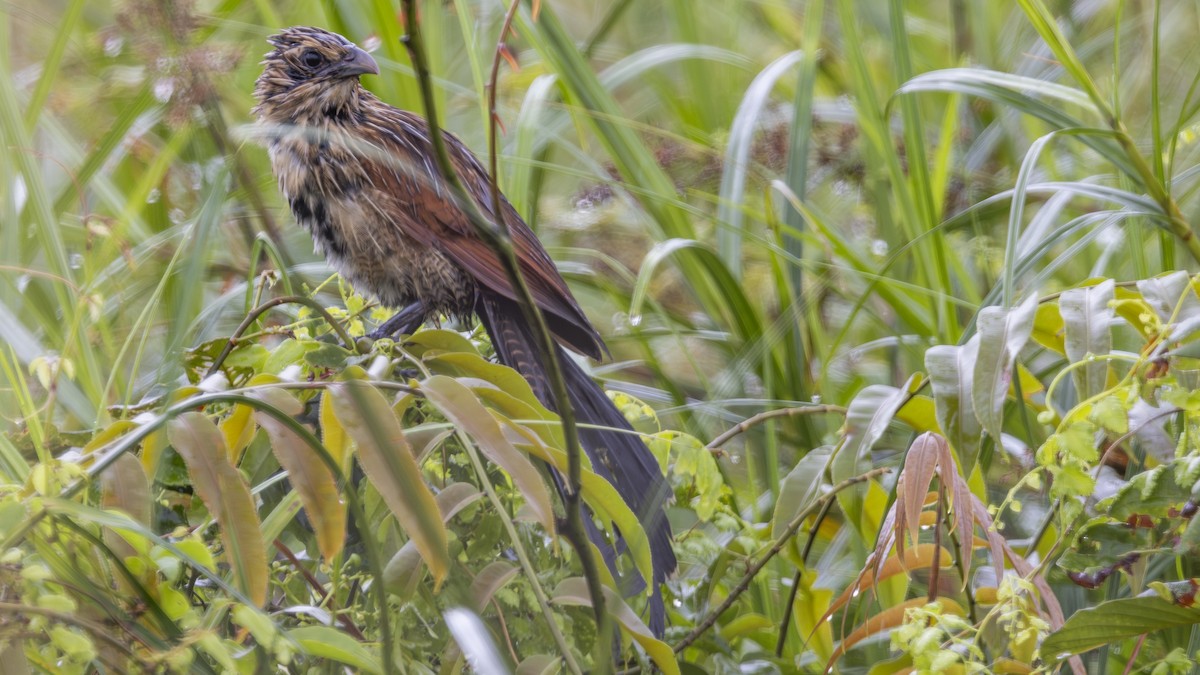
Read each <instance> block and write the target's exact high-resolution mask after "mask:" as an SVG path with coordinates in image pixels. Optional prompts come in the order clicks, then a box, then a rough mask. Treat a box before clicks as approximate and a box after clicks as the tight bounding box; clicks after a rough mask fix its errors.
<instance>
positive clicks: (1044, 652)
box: [1040, 595, 1200, 666]
mask: <svg viewBox="0 0 1200 675" xmlns="http://www.w3.org/2000/svg"><path fill="white" fill-rule="evenodd" d="M1198 623H1200V610H1198V609H1195V608H1191V607H1180V606H1179V605H1176V604H1173V603H1170V602H1167V601H1166V600H1163V599H1162V598H1159V597H1157V596H1154V595H1149V596H1141V597H1136V598H1125V599H1121V600H1110V601H1108V602H1102V603H1100V604H1099V605H1096V606H1095V607H1086V608H1084V609H1081V610H1079V611H1077V612H1075V613H1074V614H1072V615H1071V618H1069V619H1067V621H1066V623H1064V624H1063V627H1062V628H1060V629H1058V630H1057V631H1055V632H1054V633H1051V634H1050V636H1049V637H1047V638H1046V640H1045V641H1044V642H1042V646H1041V649H1040V653H1041V657H1042V660H1043V661H1045V662H1046V663H1048V664H1051V666H1053V665H1054V664H1057V663H1058V662H1060V661H1062V660H1064V659H1066V658H1067V657H1069V656H1071V655H1073V654H1082V653H1083V652H1086V651H1089V650H1092V649H1096V648H1098V647H1103V646H1104V645H1110V644H1113V643H1115V642H1119V641H1121V640H1125V639H1128V638H1133V637H1137V636H1139V635H1144V634H1147V633H1150V634H1153V633H1159V632H1161V631H1165V630H1168V629H1171V628H1177V627H1180V626H1192V625H1195V624H1198Z"/></svg>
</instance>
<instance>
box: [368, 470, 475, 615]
mask: <svg viewBox="0 0 1200 675" xmlns="http://www.w3.org/2000/svg"><path fill="white" fill-rule="evenodd" d="M482 496H483V493H482V492H480V491H479V490H477V489H476V488H475V486H474V485H471V484H469V483H451V484H450V485H447V486H446V487H445V489H443V490H442V491H441V492H439V493H438V495H437V497H436V499H437V505H438V511H440V512H441V514H442V522H443V523H449V522H450V519H451V518H453V517H454V516H455V514H457V513H458V512H459V511H462V510H463V509H465V508H466V507H468V506H470V505H471V504H473V503H475V502H476V501H478V500H479V498H480V497H482ZM423 570H424V568H423V567H421V556H420V554H419V553H418V552H417V548H416V546H415V545H414V544H413V542H412V541H407V542H405V543H404V545H403V546H401V547H400V550H399V551H396V554H395V555H393V556H392V559H391V560H389V561H388V563H387V566H386V567H384V569H383V583H384V587H385V588H387V590H388V592H389V593H392V594H394V595H397V596H399V597H400V598H401V599H403V600H407V599H409V598H411V597H412V595H413V593H415V592H416V590H417V582H419V581H420V580H421V573H422V571H423Z"/></svg>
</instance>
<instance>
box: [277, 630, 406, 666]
mask: <svg viewBox="0 0 1200 675" xmlns="http://www.w3.org/2000/svg"><path fill="white" fill-rule="evenodd" d="M287 636H288V637H289V638H291V639H292V640H294V641H295V642H296V644H298V645H300V648H301V649H303V650H304V653H306V654H308V655H309V656H315V657H317V658H319V659H329V660H330V661H337V662H338V663H342V664H345V665H347V666H350V667H351V668H353V669H354V671H355V672H358V673H372V674H374V673H382V672H383V664H382V663H381V662H380V661H379V655H378V654H376V653H375V652H374V651H373V650H372V649H371V648H370V647H368V646H367V645H364V644H362V643H361V642H358V641H357V640H355V639H354V638H352V637H350V636H349V635H346V634H345V633H343V632H342V631H340V630H337V629H336V628H330V627H329V626H302V627H300V628H293V629H292V630H290V631H288V632H287Z"/></svg>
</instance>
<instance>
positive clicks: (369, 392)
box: [325, 380, 450, 585]
mask: <svg viewBox="0 0 1200 675" xmlns="http://www.w3.org/2000/svg"><path fill="white" fill-rule="evenodd" d="M325 395H326V396H329V397H331V398H332V399H333V412H334V415H336V416H337V419H338V420H339V421H340V422H341V424H342V427H343V428H345V430H346V433H347V434H348V435H349V437H350V438H351V439H353V440H354V445H355V448H356V450H357V454H358V461H359V463H361V464H362V467H363V471H364V472H365V473H366V474H367V478H369V479H370V480H371V483H372V484H373V485H374V486H375V488H376V489H377V490H379V494H380V495H381V496H382V497H383V501H384V503H386V504H387V506H388V509H390V510H391V512H392V514H393V515H394V516H396V521H397V522H399V523H400V526H401V527H402V528H404V531H405V532H407V533H408V536H409V537H411V538H412V541H413V543H414V545H415V546H416V547H417V550H418V551H420V553H421V557H422V558H424V559H425V563H426V564H427V565H429V570H430V572H432V573H433V578H434V582H435V584H437V585H441V582H442V580H443V579H445V578H446V574H447V573H448V572H449V571H450V553H449V551H448V548H447V535H446V527H445V525H443V524H442V516H441V513H440V512H439V511H438V507H437V501H436V500H434V498H433V493H432V492H430V490H429V486H427V485H426V484H425V481H424V480H423V478H422V476H421V469H420V467H419V466H417V462H416V460H415V459H414V458H413V454H412V450H411V449H410V448H409V446H408V441H406V440H405V439H404V432H403V431H401V429H400V421H399V420H397V419H396V415H395V414H394V413H393V412H392V409H391V406H389V405H388V402H387V400H386V399H384V397H383V394H381V393H379V391H378V390H377V389H375V388H374V387H372V386H371V385H369V384H367V383H366V382H362V381H359V380H346V381H344V382H339V383H338V384H336V385H334V386H332V387H330V388H329V389H327V390H326V394H325Z"/></svg>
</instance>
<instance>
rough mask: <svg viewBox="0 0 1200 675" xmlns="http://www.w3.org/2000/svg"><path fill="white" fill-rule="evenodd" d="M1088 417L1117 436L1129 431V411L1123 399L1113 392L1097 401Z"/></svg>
mask: <svg viewBox="0 0 1200 675" xmlns="http://www.w3.org/2000/svg"><path fill="white" fill-rule="evenodd" d="M1088 419H1090V420H1091V421H1092V422H1095V423H1096V424H1097V425H1099V426H1100V428H1102V429H1104V430H1105V431H1107V432H1109V433H1112V434H1116V435H1118V436H1120V435H1122V434H1125V433H1126V432H1128V431H1129V411H1128V410H1126V409H1125V401H1123V400H1122V399H1121V397H1120V396H1117V395H1115V394H1114V395H1110V396H1105V397H1104V398H1102V399H1100V400H1099V401H1097V402H1096V403H1095V405H1093V406H1092V414H1091V415H1090V416H1089V417H1088Z"/></svg>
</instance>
